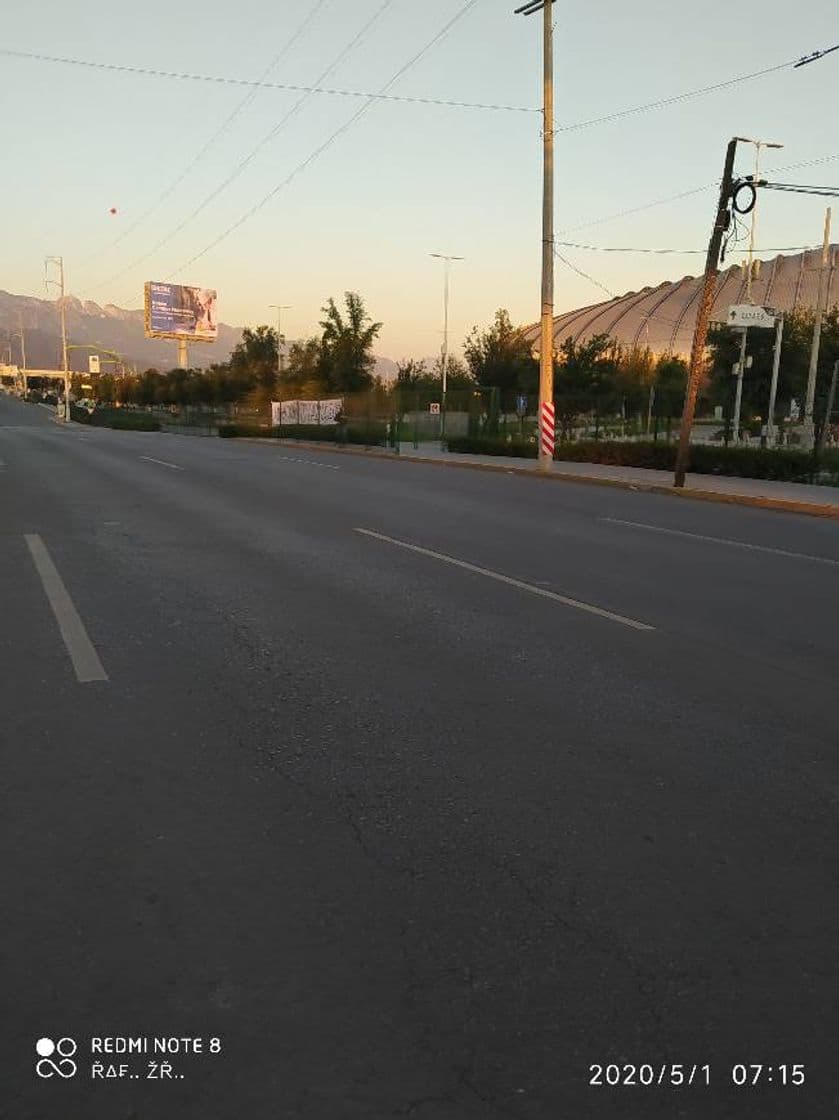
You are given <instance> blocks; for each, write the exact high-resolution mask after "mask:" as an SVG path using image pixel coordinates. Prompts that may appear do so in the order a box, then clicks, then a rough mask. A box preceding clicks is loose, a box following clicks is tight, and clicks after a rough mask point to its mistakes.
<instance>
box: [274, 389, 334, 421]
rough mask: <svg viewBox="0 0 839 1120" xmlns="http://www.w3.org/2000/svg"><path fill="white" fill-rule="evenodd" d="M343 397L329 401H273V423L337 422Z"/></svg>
mask: <svg viewBox="0 0 839 1120" xmlns="http://www.w3.org/2000/svg"><path fill="white" fill-rule="evenodd" d="M343 406H344V401H343V398H341V397H334V398H333V399H331V400H327V401H272V402H271V424H272V425H273V426H274V427H275V428H276V427H277V426H278V425H280V424H283V425H286V424H337V423H338V416H339V415H340V413H341V410H342V408H343Z"/></svg>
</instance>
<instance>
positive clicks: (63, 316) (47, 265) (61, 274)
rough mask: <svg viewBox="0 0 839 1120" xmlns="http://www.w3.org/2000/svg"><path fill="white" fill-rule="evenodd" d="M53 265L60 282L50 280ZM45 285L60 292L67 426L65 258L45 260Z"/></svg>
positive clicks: (65, 419) (68, 383)
mask: <svg viewBox="0 0 839 1120" xmlns="http://www.w3.org/2000/svg"><path fill="white" fill-rule="evenodd" d="M50 265H53V266H54V267H56V268H57V269H58V280H57V281H56V280H50V278H49V268H50ZM44 284H45V286H46V288H47V289H48V290H49V288H50V287H51V286H52V287H57V288H58V290H59V304H58V306H59V314H60V316H61V368H62V370H63V371H64V415H63V417H62V419H63V421H64V423H65V424H69V423H70V365H69V362H68V357H67V312H66V308H65V307H64V257H45V258H44Z"/></svg>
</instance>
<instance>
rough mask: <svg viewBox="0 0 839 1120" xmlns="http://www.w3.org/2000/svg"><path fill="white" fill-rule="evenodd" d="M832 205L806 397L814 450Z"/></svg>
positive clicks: (807, 434)
mask: <svg viewBox="0 0 839 1120" xmlns="http://www.w3.org/2000/svg"><path fill="white" fill-rule="evenodd" d="M829 258H830V207H829V206H828V208H827V213H826V214H825V217H824V243H823V245H822V266H821V270H820V272H819V298H818V303H817V304H816V318H815V322H814V323H813V344H812V346H811V347H810V368H809V370H808V373H807V395H806V397H805V398H804V433H803V442H804V447H805V448H806V449H807V450H808V451H812V450H813V448H814V446H815V442H816V425H815V420H814V417H813V410H814V408H815V403H816V377H817V375H818V370H819V346H820V345H821V337H822V319H823V318H824V311H825V304H826V303H827V287H828V285H827V268H828V265H829V263H830V259H829Z"/></svg>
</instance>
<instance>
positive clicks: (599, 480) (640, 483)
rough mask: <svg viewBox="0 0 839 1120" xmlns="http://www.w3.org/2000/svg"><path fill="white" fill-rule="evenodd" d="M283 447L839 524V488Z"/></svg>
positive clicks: (435, 449) (425, 447)
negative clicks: (680, 484) (678, 482)
mask: <svg viewBox="0 0 839 1120" xmlns="http://www.w3.org/2000/svg"><path fill="white" fill-rule="evenodd" d="M260 442H270V443H274V444H277V443H279V444H281V445H282V446H284V447H299V448H310V449H312V450H317V451H331V452H334V453H336V454H339V455H364V456H367V457H368V458H369V457H376V458H386V459H391V460H393V461H395V462H413V463H434V464H435V465H438V466H446V467H461V468H467V469H472V470H486V471H496V472H503V473H505V474H509V473H515V474H523V475H527V476H529V477H535V478H539V479H544V480H545V481H550V480H552V479H553V480H557V481H566V482H580V483H591V484H594V485H600V486H617V487H620V488H622V489H625V490H643V491H646V492H648V493H653V494H667V495H670V496H671V497H675V498H693V499H696V500H699V501H711V502H726V503H730V504H734V505H745V506H758V507H761V508H764V509H777V510H786V511H788V512H791V513H805V514H810V515H812V516H816V517H831V518H833V517H835V518H837V519H839V487H836V486H811V485H808V484H806V483H801V482H770V481H766V480H765V479H759V478H732V477H731V476H719V475H712V474H689V475H688V476H687V479H686V481H685V486H684V489H681V490H677V489H676V488H675V487H674V486H673V475H672V473H671V472H670V471H655V470H647V469H646V468H643V467H614V466H606V465H604V464H602V463H569V462H565V461H561V460H557V461H556V462H555V463H554V465H553V470H552V472H551V474H550V475H544V474H542V472H541V471H539V469H538V467H537V465H536V461H535V460H534V459H519V458H515V457H512V456H501V455H457V454H453V453H452V452H449V451H441V450H440V446H439V444H431V443H427V444H420V446H419V448H418V449H415V448H414V445H413V443H410V442H408V443H402V444H400V448H399V455H398V456H397V455H396V454H395V453H394V452H393V451H387V450H385V449H384V448H372V449H369V450H365V449H364V448H362V447H337V446H336V445H335V444H328V443H303V442H298V441H297V440H273V439H272V440H269V441H268V440H266V441H260Z"/></svg>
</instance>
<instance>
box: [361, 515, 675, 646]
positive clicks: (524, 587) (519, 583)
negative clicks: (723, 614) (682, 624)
mask: <svg viewBox="0 0 839 1120" xmlns="http://www.w3.org/2000/svg"><path fill="white" fill-rule="evenodd" d="M355 532H356V533H361V534H362V535H363V536H365V537H371V538H373V540H377V541H383V542H384V543H385V544H392V545H395V546H396V547H397V548H404V549H406V550H407V551H408V552H416V553H418V554H419V555H420V556H429V557H431V559H432V560H440V561H442V562H443V563H444V564H451V565H452V566H453V567H455V568H462V569H463V570H464V571H467V572H472V573H473V574H474V575H479V576H486V578H487V579H494V580H496V581H497V582H498V583H505V584H507V586H508V587H515V588H518V590H519V591H528V592H529V593H530V594H531V595H538V596H540V598H542V599H550V600H551V601H552V602H554V603H561V604H562V606H564V607H573V608H574V609H575V610H578V611H585V612H586V613H587V614H593V615H597V617H598V618H605V619H607V620H608V621H609V622H619V623H620V624H621V625H622V626H628V627H630V629H632V630H642V631H646V632H649V631H654V630H655V627H654V626H650V625H649V624H648V623H646V622H639V621H638V620H637V619H635V618H628V617H627V616H626V615H622V614H615V613H614V611H607V610H604V609H603V607H595V606H593V605H592V604H591V603H583V602H582V601H581V600H579V599H571V598H569V596H567V595H559V594H557V592H555V591H548V590H547V589H546V588H544V587H537V586H536V585H535V584H532V583H525V582H524V580H520V579H514V578H513V577H512V576H505V575H504V574H503V573H501V572H494V571H493V570H492V569H491V568H482V567H480V566H479V565H477V564H470V563H469V562H468V561H467V560H458V559H457V557H455V556H447V555H446V553H445V552H435V551H434V550H433V549H430V548H423V547H422V546H421V545H418V544H410V543H409V542H408V541H400V540H397V539H396V538H395V537H388V536H385V534H384V533H376V532H374V531H373V530H372V529H359V528H356V529H355Z"/></svg>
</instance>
